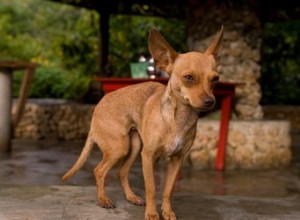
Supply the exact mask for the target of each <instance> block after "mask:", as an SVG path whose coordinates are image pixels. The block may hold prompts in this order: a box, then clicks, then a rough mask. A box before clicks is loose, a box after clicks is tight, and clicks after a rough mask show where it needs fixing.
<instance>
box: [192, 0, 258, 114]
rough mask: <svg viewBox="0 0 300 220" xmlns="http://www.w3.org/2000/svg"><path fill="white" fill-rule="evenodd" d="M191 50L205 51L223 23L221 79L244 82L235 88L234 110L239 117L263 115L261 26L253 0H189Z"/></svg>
mask: <svg viewBox="0 0 300 220" xmlns="http://www.w3.org/2000/svg"><path fill="white" fill-rule="evenodd" d="M189 6H190V7H189V9H188V13H187V14H188V18H187V20H188V24H187V25H188V46H189V50H198V51H201V52H203V51H205V49H206V48H207V46H208V45H209V43H210V42H211V41H212V39H213V37H214V36H215V34H216V33H217V31H218V30H219V29H220V27H221V25H224V40H223V46H222V54H221V65H220V66H219V72H220V73H221V80H222V81H229V82H236V83H242V84H241V85H239V86H238V87H237V88H236V97H235V111H236V113H237V115H238V117H239V118H240V119H261V118H262V117H263V112H262V108H261V106H260V104H259V101H260V99H261V90H260V85H259V83H258V79H259V77H260V64H259V62H260V47H261V41H262V28H261V24H260V21H259V19H258V16H257V14H256V11H257V10H256V8H257V6H256V5H251V1H240V2H239V1H230V2H227V1H218V2H216V1H207V0H204V1H198V0H190V4H189Z"/></svg>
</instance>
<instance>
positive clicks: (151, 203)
mask: <svg viewBox="0 0 300 220" xmlns="http://www.w3.org/2000/svg"><path fill="white" fill-rule="evenodd" d="M142 163H143V174H144V181H145V190H146V211H145V220H158V219H159V215H158V212H157V209H156V196H155V180H154V169H153V163H154V155H153V152H149V151H145V148H144V149H143V151H142Z"/></svg>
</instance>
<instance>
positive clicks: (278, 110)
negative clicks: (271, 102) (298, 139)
mask: <svg viewBox="0 0 300 220" xmlns="http://www.w3.org/2000/svg"><path fill="white" fill-rule="evenodd" d="M263 111H264V115H265V119H267V120H288V121H289V122H290V124H291V132H292V134H295V135H300V106H286V105H285V106H264V107H263Z"/></svg>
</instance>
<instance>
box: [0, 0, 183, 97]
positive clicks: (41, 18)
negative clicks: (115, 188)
mask: <svg viewBox="0 0 300 220" xmlns="http://www.w3.org/2000/svg"><path fill="white" fill-rule="evenodd" d="M98 20H99V15H98V13H97V12H95V11H92V10H84V9H81V8H77V7H71V6H69V5H67V4H60V3H54V2H51V1H46V0H22V1H20V0H1V1H0V34H1V37H0V59H1V60H25V61H31V62H35V63H38V64H40V67H39V68H37V72H36V74H35V76H34V80H33V84H32V88H31V93H30V97H36V98H42V97H48V98H50V97H51V98H67V99H75V100H78V99H80V98H81V97H82V96H83V95H84V93H85V91H87V89H88V87H89V84H90V82H91V80H92V75H94V74H95V72H96V70H97V68H98V64H97V56H98ZM152 27H156V28H157V29H158V30H160V31H162V32H163V34H164V35H165V36H166V38H167V39H168V41H170V43H171V45H172V46H173V47H174V48H175V49H180V50H184V49H185V36H184V34H185V25H184V23H183V22H179V21H177V20H174V19H163V18H154V17H151V18H149V17H137V16H121V15H114V16H111V19H110V51H109V53H110V54H109V60H110V65H111V67H112V72H113V75H114V76H129V72H130V71H129V64H130V62H136V61H137V58H138V56H139V55H141V54H143V55H146V56H149V54H148V47H147V38H148V32H149V30H150V29H151V28H152ZM22 76H23V73H17V74H15V76H14V95H15V96H17V95H18V93H17V91H18V87H19V85H20V82H21V77H22Z"/></svg>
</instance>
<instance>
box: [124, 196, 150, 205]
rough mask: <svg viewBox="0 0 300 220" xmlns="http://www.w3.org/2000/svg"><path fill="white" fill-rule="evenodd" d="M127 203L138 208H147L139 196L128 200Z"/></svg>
mask: <svg viewBox="0 0 300 220" xmlns="http://www.w3.org/2000/svg"><path fill="white" fill-rule="evenodd" d="M127 201H128V202H130V203H131V204H133V205H137V206H145V205H146V203H145V201H144V200H143V199H142V198H141V197H139V196H134V197H130V198H127Z"/></svg>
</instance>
